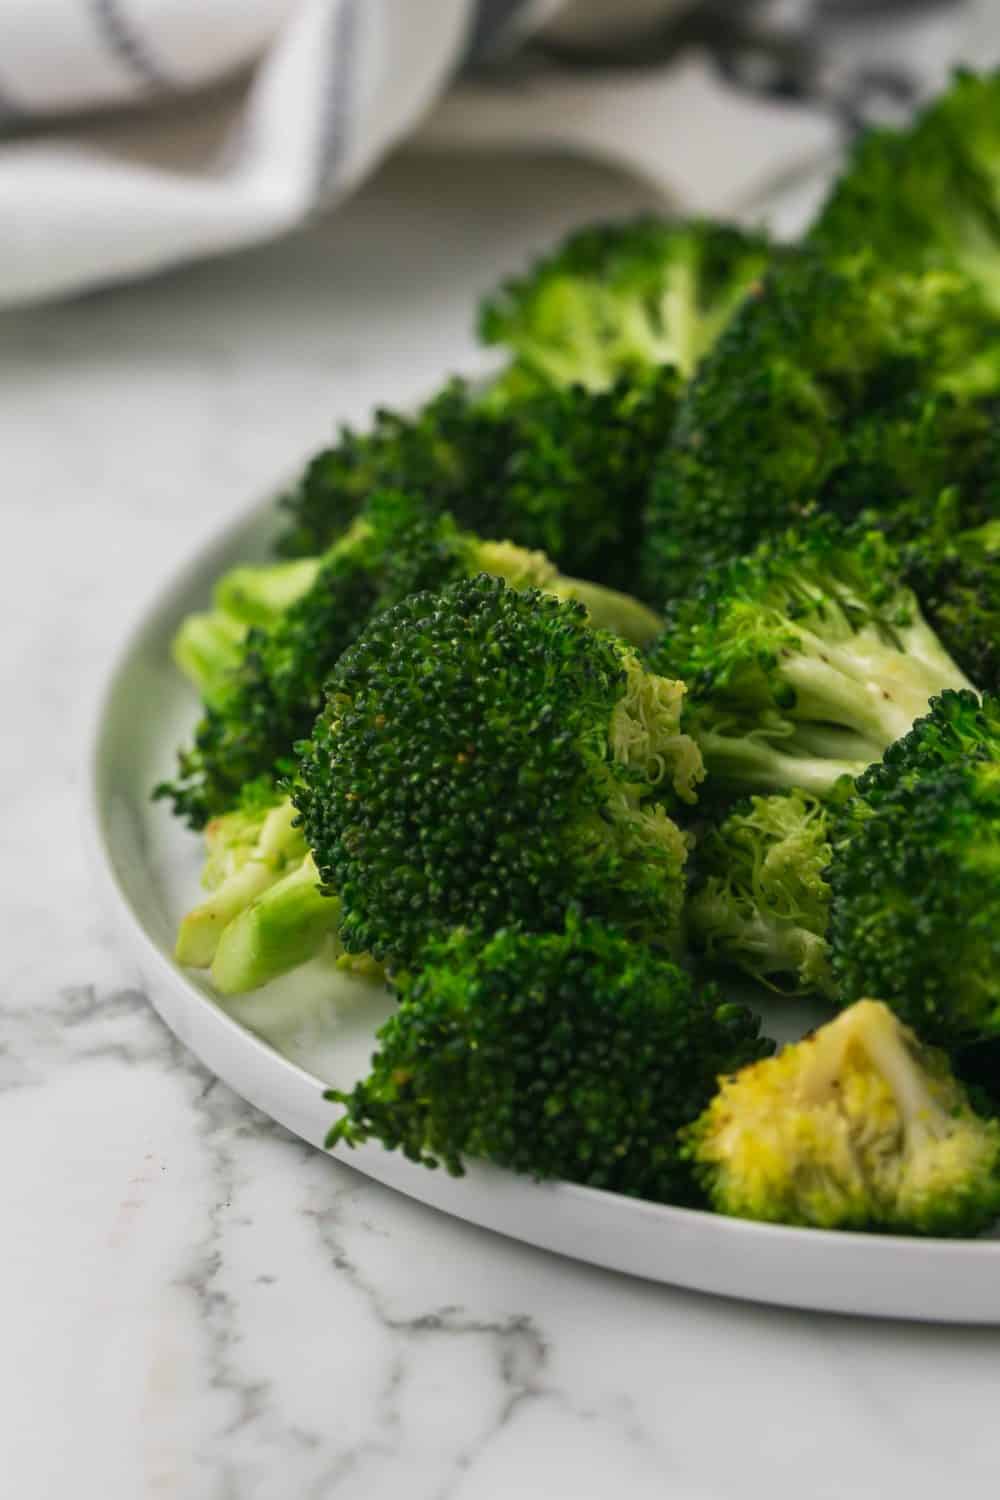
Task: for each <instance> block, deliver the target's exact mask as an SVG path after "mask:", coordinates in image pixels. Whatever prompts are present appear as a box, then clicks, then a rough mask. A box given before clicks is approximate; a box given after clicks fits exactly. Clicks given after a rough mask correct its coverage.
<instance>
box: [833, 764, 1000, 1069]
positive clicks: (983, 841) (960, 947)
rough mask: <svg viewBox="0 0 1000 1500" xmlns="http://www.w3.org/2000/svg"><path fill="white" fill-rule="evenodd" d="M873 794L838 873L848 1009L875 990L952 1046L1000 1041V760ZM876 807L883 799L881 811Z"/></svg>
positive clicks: (842, 852)
mask: <svg viewBox="0 0 1000 1500" xmlns="http://www.w3.org/2000/svg"><path fill="white" fill-rule="evenodd" d="M896 770H897V776H898V780H897V784H896V787H895V789H894V790H891V791H890V790H887V789H886V788H885V786H884V785H879V784H878V783H875V784H873V787H872V790H871V792H870V793H869V795H868V796H867V797H866V798H864V800H863V801H862V804H861V806H860V807H853V806H852V807H850V808H849V809H848V818H847V821H846V826H845V828H844V831H843V833H844V836H843V837H841V834H840V832H838V834H837V836H836V837H835V839H834V847H835V855H834V859H833V861H832V862H831V865H830V869H829V875H828V878H829V882H830V924H829V929H828V931H829V942H830V959H831V964H832V966H833V972H834V977H835V980H836V982H837V986H838V990H839V993H840V995H841V997H842V999H843V1001H844V1002H845V1003H849V1002H850V1001H851V1000H854V999H857V998H858V997H860V996H863V995H867V994H871V993H872V992H873V991H876V992H877V993H878V994H880V995H884V997H885V1000H886V1002H887V1004H889V1005H891V1006H892V1008H893V1009H894V1010H895V1011H896V1012H897V1013H898V1014H899V1015H900V1016H901V1017H902V1018H903V1019H904V1020H905V1021H907V1022H908V1023H909V1024H910V1025H913V1026H916V1027H917V1028H918V1029H919V1030H920V1032H921V1035H923V1036H926V1037H927V1039H928V1040H929V1041H932V1042H936V1043H939V1044H940V1045H942V1046H952V1045H956V1044H958V1043H961V1042H964V1041H969V1040H973V1039H976V1038H979V1037H984V1036H990V1035H995V1034H997V1033H998V1032H1000V760H996V759H993V760H987V759H977V758H964V759H963V760H961V761H958V762H956V763H955V764H954V765H953V766H951V767H949V768H946V769H943V770H936V771H926V772H924V773H923V774H915V775H910V776H907V775H905V774H903V775H899V767H897V768H896ZM876 798H877V800H876Z"/></svg>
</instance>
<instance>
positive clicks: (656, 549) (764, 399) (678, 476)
mask: <svg viewBox="0 0 1000 1500" xmlns="http://www.w3.org/2000/svg"><path fill="white" fill-rule="evenodd" d="M998 328H1000V321H998V319H997V318H996V317H994V316H991V315H987V314H986V312H985V311H984V308H983V306H982V302H981V299H980V297H979V295H978V293H977V292H976V291H975V289H974V288H973V287H972V286H971V285H970V284H969V283H968V282H967V281H965V280H964V278H962V277H961V276H959V275H957V274H953V273H948V272H944V271H933V272H931V271H928V272H924V273H922V274H919V275H918V274H911V275H903V274H899V275H888V274H886V273H884V272H883V271H882V270H881V269H880V268H879V267H878V266H877V265H876V264H875V263H874V262H872V261H870V260H867V259H861V260H859V261H858V263H857V264H856V265H855V266H854V267H853V268H852V269H850V270H849V271H848V270H844V271H840V272H838V271H835V270H832V269H831V268H830V267H828V266H826V265H824V264H823V263H822V262H821V261H818V260H816V259H815V258H813V257H811V256H810V255H808V254H805V253H802V254H800V255H798V256H797V257H796V258H794V259H789V260H788V261H786V262H784V263H782V264H781V265H780V266H779V267H777V268H776V269H775V271H774V272H773V273H772V274H771V275H770V276H769V277H768V278H767V279H766V281H765V282H764V283H763V285H762V287H761V288H759V289H758V290H757V291H756V292H755V293H754V294H753V295H751V296H749V297H748V298H747V299H746V301H745V302H744V303H743V305H742V307H741V308H740V310H739V311H738V312H737V313H736V315H735V316H734V318H733V319H732V321H731V322H730V324H729V326H728V327H727V329H726V331H725V333H724V334H723V335H722V337H721V338H720V340H719V342H718V343H717V344H716V346H715V348H714V349H713V350H712V352H711V354H710V355H709V356H708V357H707V358H706V360H705V361H704V362H703V364H702V366H701V368H700V369H699V372H698V374H697V376H696V377H695V379H694V380H693V381H692V382H691V384H690V386H689V387H688V389H687V391H686V392H685V394H684V396H683V398H682V400H681V404H680V407H679V409H678V414H677V419H676V422H675V424H674V429H673V433H672V436H671V439H670V441H669V442H668V443H667V444H666V445H665V446H664V449H663V451H662V454H661V456H660V458H659V460H658V462H657V465H656V467H655V470H654V472H653V477H652V481H651V488H650V501H649V507H648V512H647V521H646V532H647V535H646V540H645V543H644V571H645V575H646V576H645V581H644V584H643V589H644V593H645V596H646V597H649V598H652V599H658V600H661V601H662V600H665V599H669V598H672V597H676V596H678V595H681V594H683V593H685V592H687V591H688V590H690V589H691V588H692V587H693V586H694V585H695V583H696V582H697V580H698V578H699V577H700V576H701V574H702V573H703V571H704V569H705V568H706V567H708V566H712V565H715V564H717V563H720V562H724V561H725V560H726V559H728V558H730V557H735V556H738V555H739V554H740V553H743V552H745V551H747V550H748V548H750V547H752V546H753V545H754V544H755V542H756V541H757V540H758V539H759V538H760V537H761V536H764V535H766V534H767V533H768V532H772V531H775V530H778V529H780V528H782V527H783V526H787V525H789V524H795V523H797V522H798V521H799V520H800V519H801V518H802V517H803V516H804V515H805V514H807V513H808V512H809V511H810V510H811V509H812V508H813V507H815V506H817V505H818V506H819V507H820V508H821V509H824V508H828V509H830V510H832V511H834V512H836V513H838V514H839V515H840V517H841V518H842V519H852V518H853V517H854V516H856V515H857V514H858V513H859V512H861V511H863V510H864V509H865V508H866V506H867V505H868V504H869V500H868V497H867V496H866V495H865V493H864V491H863V489H861V488H860V484H861V482H863V481H864V480H865V479H866V477H868V476H867V475H866V469H867V471H868V474H869V475H870V472H871V470H872V469H877V470H878V475H877V484H876V488H875V493H874V494H873V495H872V497H871V503H872V504H875V505H877V506H878V507H879V509H880V510H884V509H886V508H887V506H890V507H891V504H892V494H893V488H894V484H895V481H894V479H893V474H892V472H891V471H892V469H893V468H895V469H897V470H898V471H899V472H900V474H901V475H902V476H903V477H902V478H901V480H900V484H899V486H898V489H899V498H900V499H902V498H903V496H904V494H905V484H906V478H905V475H906V474H907V473H909V474H910V475H911V476H912V475H913V474H914V473H918V474H919V471H918V470H915V469H914V466H913V462H912V455H908V445H912V444H913V441H914V432H915V430H918V429H919V411H920V406H919V404H918V405H917V406H916V408H915V409H914V407H913V406H912V404H911V405H910V406H909V407H908V406H907V405H906V399H907V398H909V399H910V401H911V403H912V402H914V401H916V400H917V398H916V397H915V396H913V395H912V393H913V392H919V393H921V396H922V397H933V396H937V395H939V394H942V395H945V396H947V395H948V394H954V395H956V396H959V397H961V398H962V399H963V400H966V399H970V398H973V397H975V396H978V395H984V394H988V393H991V392H995V391H996V390H997V389H998V388H1000V355H998V353H997V351H998V350H1000V339H998V338H997V336H996V334H997V330H998ZM883 411H885V412H887V413H888V426H887V427H883V426H881V425H880V424H879V414H880V413H882V412H883ZM967 420H968V422H969V426H970V428H975V426H976V422H975V420H973V419H966V418H965V416H964V414H962V415H960V416H952V415H951V414H950V413H949V412H948V411H947V410H941V411H940V412H937V413H936V414H935V415H934V418H933V422H932V427H931V431H930V432H929V433H928V434H925V435H923V437H922V438H921V441H922V443H923V446H924V448H925V450H926V449H929V450H930V451H931V452H932V453H934V454H935V455H936V456H935V459H934V463H935V465H936V466H937V469H938V471H939V472H940V470H941V469H943V468H946V465H947V460H946V458H945V456H944V455H942V454H940V453H939V451H938V450H939V449H941V448H946V449H948V450H949V451H950V452H954V451H955V449H956V448H960V447H962V446H967V444H966V439H965V437H964V435H963V433H964V424H965V423H966V421H967ZM978 420H979V422H980V423H983V418H982V417H980V418H979V419H978ZM859 421H860V422H861V431H860V432H859V433H858V435H857V437H856V438H855V439H853V440H852V437H851V433H852V428H853V427H854V424H855V423H857V422H859ZM893 427H895V432H893ZM977 441H980V440H979V439H977ZM983 441H985V440H983ZM873 450H874V451H873ZM970 461H971V455H970V459H963V463H967V462H970ZM887 470H888V471H889V472H887ZM852 472H853V473H854V475H855V481H853V482H852V481H851V474H852ZM933 477H934V476H933V473H932V471H931V468H930V466H929V465H926V464H925V471H924V477H923V478H921V479H920V480H919V483H918V485H917V494H918V496H920V495H925V494H926V489H925V486H926V483H927V482H933ZM949 482H950V481H949ZM911 483H912V478H911ZM828 490H829V504H828V505H827V504H825V500H824V497H825V496H826V494H827V491H828ZM930 498H931V500H934V499H936V492H933V493H932V494H931V497H930Z"/></svg>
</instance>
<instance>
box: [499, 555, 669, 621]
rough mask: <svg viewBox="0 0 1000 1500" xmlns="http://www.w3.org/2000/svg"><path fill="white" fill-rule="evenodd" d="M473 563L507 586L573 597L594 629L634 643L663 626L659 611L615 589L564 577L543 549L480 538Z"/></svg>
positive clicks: (558, 596) (562, 596) (561, 596)
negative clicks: (587, 616) (532, 549)
mask: <svg viewBox="0 0 1000 1500" xmlns="http://www.w3.org/2000/svg"><path fill="white" fill-rule="evenodd" d="M473 566H474V567H479V568H481V569H482V571H483V572H484V573H492V575H493V577H494V578H502V579H503V580H504V582H505V583H509V584H510V586H511V588H515V589H526V588H536V589H543V590H544V591H545V593H547V594H554V595H555V596H556V598H557V599H575V600H577V601H578V602H579V603H580V604H582V605H583V606H584V607H585V609H586V610H587V613H588V614H589V616H590V623H591V624H592V625H593V626H594V627H595V629H597V630H612V631H614V633H615V634H616V635H620V636H621V637H622V639H623V640H626V641H629V642H630V643H631V644H632V645H634V646H646V645H648V644H649V642H650V641H652V640H653V639H654V637H656V636H657V635H658V634H659V633H660V631H661V630H662V629H663V621H662V620H661V619H660V617H659V615H657V614H654V612H653V611H652V610H651V609H647V607H646V605H645V604H640V603H639V601H638V599H633V598H632V596H631V594H621V593H619V592H618V590H617V589H608V588H605V587H604V586H603V585H602V584H599V583H591V582H590V581H589V580H588V579H585V578H567V577H565V576H564V575H563V574H562V573H559V572H558V571H557V570H556V568H555V565H554V564H553V563H552V562H551V561H550V559H549V558H548V557H546V555H545V553H544V552H531V551H529V550H528V549H527V548H525V547H518V546H516V545H515V544H514V543H513V542H480V541H477V542H476V543H475V545H474V548H473Z"/></svg>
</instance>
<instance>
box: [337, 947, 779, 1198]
mask: <svg viewBox="0 0 1000 1500" xmlns="http://www.w3.org/2000/svg"><path fill="white" fill-rule="evenodd" d="M396 986H397V989H398V992H399V998H400V1006H399V1010H398V1011H397V1012H396V1013H395V1014H394V1015H393V1016H392V1017H391V1018H390V1019H389V1021H388V1022H387V1023H386V1024H385V1026H383V1028H382V1029H381V1031H380V1032H379V1034H378V1040H379V1047H378V1051H377V1052H376V1054H375V1056H374V1058H373V1059H372V1070H371V1073H370V1074H369V1076H368V1077H367V1078H365V1079H363V1080H362V1081H361V1082H360V1083H358V1084H357V1085H356V1086H355V1087H354V1089H353V1090H351V1091H350V1092H347V1093H342V1092H333V1093H330V1094H328V1095H327V1097H328V1098H330V1099H333V1100H336V1101H337V1102H338V1103H341V1104H343V1105H344V1106H345V1107H346V1113H345V1114H344V1115H343V1116H342V1117H341V1118H340V1119H339V1120H338V1121H337V1123H336V1124H335V1125H334V1127H333V1129H332V1130H331V1131H330V1135H329V1137H328V1140H327V1145H328V1146H331V1147H332V1146H336V1145H338V1144H339V1143H341V1142H344V1143H346V1144H348V1145H351V1146H355V1145H359V1144H361V1143H363V1142H364V1141H367V1140H371V1139H375V1140H380V1141H381V1142H382V1143H383V1145H385V1146H386V1147H388V1148H390V1149H399V1150H402V1151H403V1152H404V1153H405V1155H406V1156H408V1157H409V1158H410V1159H411V1160H413V1161H417V1162H422V1163H424V1164H425V1165H427V1166H436V1165H438V1163H443V1165H444V1166H445V1167H446V1168H447V1169H448V1171H450V1172H453V1173H456V1174H460V1173H461V1172H462V1170H463V1159H464V1158H477V1157H478V1158H485V1159H488V1160H490V1161H493V1162H496V1163H498V1164H499V1165H500V1166H504V1167H510V1168H513V1169H514V1170H515V1171H517V1172H526V1173H530V1174H531V1175H532V1176H534V1177H537V1178H552V1177H561V1178H567V1179H569V1180H571V1181H575V1182H583V1183H587V1184H588V1185H589V1186H591V1187H599V1188H606V1189H610V1190H611V1191H614V1192H618V1193H628V1194H632V1195H634V1196H637V1197H644V1198H652V1199H659V1200H662V1201H667V1202H688V1201H691V1199H692V1196H693V1192H692V1184H691V1180H690V1173H689V1170H688V1168H687V1165H686V1163H684V1162H683V1161H682V1160H681V1159H680V1156H679V1152H678V1149H677V1145H676V1137H675V1132H676V1130H677V1127H678V1126H680V1125H683V1124H686V1123H687V1122H689V1121H690V1120H692V1119H694V1118H695V1116H696V1115H697V1114H698V1112H699V1111H700V1110H701V1109H702V1108H704V1105H705V1103H706V1102H707V1100H708V1099H709V1098H710V1097H711V1094H712V1091H713V1089H714V1088H715V1080H716V1077H717V1075H718V1074H719V1073H720V1072H726V1071H729V1070H731V1069H733V1068H734V1067H739V1066H741V1065H742V1064H743V1063H745V1062H748V1061H750V1060H751V1059H753V1058H758V1057H761V1056H763V1055H765V1054H766V1053H767V1052H769V1051H770V1050H771V1045H770V1043H767V1042H764V1041H762V1040H761V1039H760V1038H759V1037H758V1034H757V1022H756V1020H755V1019H754V1017H752V1016H751V1015H750V1013H749V1012H748V1011H747V1010H745V1009H744V1008H743V1007H742V1006H737V1005H726V1004H722V1003H720V997H719V995H718V994H717V992H716V991H714V990H713V989H711V988H706V989H703V990H701V991H698V990H695V989H694V988H693V987H692V983H691V980H690V978H689V977H688V975H687V974H685V973H684V972H683V971H682V970H681V969H679V968H678V967H677V966H676V965H675V964H674V963H672V962H670V961H669V960H666V959H664V958H662V957H659V956H657V955H656V954H654V953H653V952H652V951H651V950H649V949H648V948H644V947H641V946H637V945H636V944H635V943H633V942H632V941H631V940H630V939H629V938H627V937H626V936H625V935H624V934H623V933H620V932H617V931H615V930H614V929H612V928H609V927H606V926H604V925H603V924H601V923H600V922H597V921H577V920H576V919H574V918H572V917H571V918H570V920H569V921H568V923H567V926H566V928H565V930H561V931H558V932H552V933H546V934H542V935H539V934H526V933H521V932H518V931H517V930H515V929H508V930H504V931H500V932H497V933H495V934H493V935H491V936H487V937H484V936H481V935H479V934H477V933H470V932H462V931H460V932H458V933H456V934H454V935H452V936H451V938H450V939H448V940H447V941H443V942H438V943H434V944H432V945H431V946H430V947H429V948H428V950H427V952H426V954H425V957H424V961H423V963H422V965H421V968H420V970H419V972H417V973H415V974H403V975H399V976H397V980H396Z"/></svg>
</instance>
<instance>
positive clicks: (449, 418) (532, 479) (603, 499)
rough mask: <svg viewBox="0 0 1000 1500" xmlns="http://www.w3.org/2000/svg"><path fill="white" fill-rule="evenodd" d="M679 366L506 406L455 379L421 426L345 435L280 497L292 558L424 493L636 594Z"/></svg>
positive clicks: (436, 507) (468, 521)
mask: <svg viewBox="0 0 1000 1500" xmlns="http://www.w3.org/2000/svg"><path fill="white" fill-rule="evenodd" d="M678 389H679V380H678V377H677V375H676V374H675V372H674V371H673V370H670V369H662V370H656V371H651V372H649V373H648V374H647V375H646V376H644V377H643V378H642V379H641V380H626V379H622V380H619V381H617V382H616V383H615V384H614V385H613V386H612V387H610V388H609V389H608V390H606V391H602V392H599V393H592V392H589V391H585V390H583V389H582V387H579V386H574V387H567V388H559V387H546V388H544V389H541V390H539V391H538V392H536V393H534V394H532V395H530V396H529V397H526V398H525V399H522V400H518V401H512V402H501V401H499V400H498V399H497V398H496V396H495V395H494V396H493V397H492V398H488V397H487V396H485V395H483V394H482V393H477V392H474V391H471V390H470V389H469V387H468V386H467V385H465V384H464V383H463V382H461V381H457V380H455V381H451V382H450V383H449V384H448V385H447V386H446V387H445V388H444V390H443V391H441V392H440V393H439V394H438V395H437V396H435V397H434V399H433V400H432V401H430V402H428V403H427V404H426V405H425V406H424V407H423V408H422V409H421V410H420V411H418V412H417V413H416V415H414V416H402V415H399V414H397V413H393V412H388V411H380V412H378V413H377V414H376V417H375V422H374V425H373V427H372V430H371V431H370V432H369V433H368V434H365V435H358V434H355V433H352V432H350V431H348V430H345V431H343V432H342V433H341V435H340V439H339V441H338V443H337V444H336V446H335V447H333V448H331V449H329V450H327V451H326V452H324V453H321V454H319V455H318V456H317V457H316V458H315V459H313V461H312V463H311V464H310V465H309V467H308V468H307V470H306V473H305V476H304V478H303V480H302V482H301V483H300V484H299V485H298V486H297V488H296V489H294V490H293V491H292V492H291V493H289V494H288V495H286V496H285V497H284V499H283V500H282V502H281V503H282V505H283V507H284V508H285V510H286V511H287V512H288V513H289V515H290V517H291V524H290V526H289V527H288V529H287V530H286V531H285V533H284V535H283V537H282V538H281V540H280V542H279V550H280V551H282V552H283V553H284V554H286V555H287V556H293V557H300V556H307V555H309V554H318V553H321V552H324V551H325V550H326V549H327V548H328V547H329V546H330V545H331V543H332V542H334V541H336V540H337V538H338V537H340V536H341V535H342V534H343V532H344V530H345V529H346V527H347V526H348V525H349V523H350V522H351V520H353V518H354V517H355V516H356V515H357V514H358V513H359V512H360V511H361V509H362V508H363V506H364V504H365V502H366V500H367V498H368V496H369V495H370V494H371V493H373V492H374V491H377V490H379V489H384V488H390V489H403V490H406V491H407V492H408V493H410V494H414V495H419V496H420V497H421V498H422V500H423V502H424V505H425V506H426V508H427V510H428V511H429V512H431V513H432V514H435V515H436V514H439V513H440V512H442V511H448V512H449V513H450V514H451V515H453V516H454V518H455V520H456V521H457V523H458V524H459V525H460V526H463V527H467V528H469V529H471V530H473V531H475V532H477V533H478V534H479V535H480V536H483V537H487V538H493V539H496V538H503V539H509V540H511V541H513V542H516V543H517V544H518V545H519V546H522V547H528V548H535V549H539V550H541V551H543V552H546V553H548V555H549V556H550V557H551V558H553V559H554V560H555V561H556V562H557V563H558V564H559V566H560V568H562V569H563V571H565V572H567V573H572V574H581V575H583V576H584V577H587V578H593V579H595V580H596V581H597V582H599V583H606V584H609V585H611V586H613V587H615V588H628V589H631V588H632V580H633V578H634V575H635V572H636V560H637V556H638V549H639V542H640V536H641V518H642V511H643V507H644V505H645V497H646V488H647V475H648V472H649V470H650V468H651V466H652V463H653V459H654V457H655V455H656V453H657V452H658V451H659V449H660V447H661V446H662V444H663V441H664V439H665V436H666V434H667V433H668V432H669V430H670V425H671V423H672V421H673V416H674V411H675V408H676V402H677V393H678Z"/></svg>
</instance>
